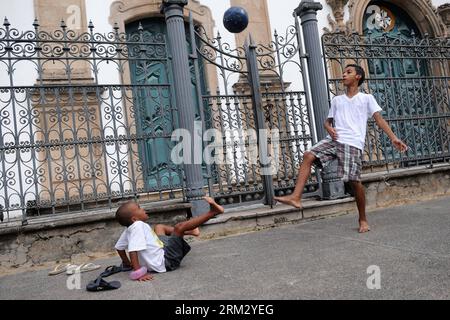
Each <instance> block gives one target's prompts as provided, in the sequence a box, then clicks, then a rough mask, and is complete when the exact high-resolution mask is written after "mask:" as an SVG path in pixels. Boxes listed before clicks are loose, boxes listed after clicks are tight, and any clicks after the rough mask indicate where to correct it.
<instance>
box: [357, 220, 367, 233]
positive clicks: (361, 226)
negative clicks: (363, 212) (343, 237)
mask: <svg viewBox="0 0 450 320" xmlns="http://www.w3.org/2000/svg"><path fill="white" fill-rule="evenodd" d="M369 231H370V227H369V224H368V223H367V221H360V222H359V231H358V232H359V233H366V232H369Z"/></svg>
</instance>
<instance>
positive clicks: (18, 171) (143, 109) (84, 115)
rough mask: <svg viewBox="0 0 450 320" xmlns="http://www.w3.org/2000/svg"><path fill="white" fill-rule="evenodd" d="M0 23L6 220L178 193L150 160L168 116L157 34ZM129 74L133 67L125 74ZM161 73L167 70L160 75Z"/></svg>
mask: <svg viewBox="0 0 450 320" xmlns="http://www.w3.org/2000/svg"><path fill="white" fill-rule="evenodd" d="M33 26H34V28H35V29H34V30H33V31H26V32H21V31H19V30H17V29H14V28H11V27H10V24H9V22H8V20H6V19H5V22H4V24H3V28H0V115H1V120H0V166H1V168H0V205H1V206H3V210H4V211H5V214H6V219H7V220H9V219H11V218H14V217H15V216H18V217H22V219H23V220H24V221H25V220H26V219H27V216H33V215H39V214H43V213H55V212H64V211H65V212H67V211H73V210H84V209H87V208H91V207H96V206H102V207H105V206H110V207H111V206H112V205H113V203H114V202H115V201H118V200H120V199H123V198H137V197H141V198H148V199H151V200H160V199H166V198H176V197H179V198H183V174H182V171H181V169H180V168H179V167H178V166H176V165H174V164H172V163H171V162H168V161H166V162H162V161H158V153H160V150H169V149H170V148H171V143H172V142H171V141H170V137H171V134H172V128H173V127H174V126H176V123H177V113H176V110H175V109H174V104H172V103H171V99H172V98H171V97H172V95H171V86H170V84H169V82H161V81H160V82H155V81H153V80H152V79H153V78H152V77H153V76H154V74H156V73H157V72H155V71H154V70H155V69H157V70H167V69H168V68H161V69H158V66H160V65H167V64H168V63H169V61H168V54H167V46H166V41H165V37H164V35H163V34H150V33H148V32H146V31H144V30H143V29H142V28H140V29H139V30H138V32H136V33H134V34H128V35H127V34H125V33H120V32H119V30H118V27H117V26H116V27H115V28H114V31H113V32H111V33H108V34H100V33H95V32H94V26H93V25H92V23H90V24H89V28H88V31H87V32H85V33H81V34H80V33H75V32H74V31H72V30H68V29H67V28H66V26H65V24H64V22H62V24H61V29H59V30H55V31H52V32H48V31H44V30H40V28H39V24H38V22H37V21H35V22H34V24H33ZM130 70H131V71H133V72H132V74H131V75H130ZM165 78H166V79H169V78H170V75H166V77H165Z"/></svg>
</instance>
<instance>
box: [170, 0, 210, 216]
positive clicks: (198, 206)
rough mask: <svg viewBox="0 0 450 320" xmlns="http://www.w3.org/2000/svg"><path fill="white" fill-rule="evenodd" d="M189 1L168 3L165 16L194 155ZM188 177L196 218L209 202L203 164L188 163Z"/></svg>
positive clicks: (179, 100) (182, 123) (177, 92)
mask: <svg viewBox="0 0 450 320" xmlns="http://www.w3.org/2000/svg"><path fill="white" fill-rule="evenodd" d="M187 3H188V1H187V0H164V1H163V3H162V5H161V11H162V12H163V13H164V15H165V20H166V24H167V37H168V41H169V45H170V50H171V51H170V53H171V56H172V67H173V77H174V89H175V90H174V92H175V99H176V104H177V110H178V115H179V128H180V129H186V130H187V131H188V132H189V133H190V135H191V139H192V141H191V143H190V146H191V152H190V154H191V155H192V156H194V145H195V144H194V140H193V139H194V137H195V135H196V134H197V135H198V133H196V132H195V131H194V121H195V117H194V114H195V106H194V101H193V97H192V90H191V73H190V71H189V57H188V49H187V46H186V32H185V26H184V19H183V7H184V6H185V5H187ZM184 173H185V177H186V197H187V200H188V201H189V202H191V203H192V214H193V215H194V216H196V215H199V214H201V213H202V212H204V211H205V210H206V209H207V207H206V208H205V204H206V203H205V202H204V201H203V200H200V199H201V198H202V197H203V196H204V195H205V193H204V192H203V176H202V167H201V164H194V161H191V162H190V163H185V164H184Z"/></svg>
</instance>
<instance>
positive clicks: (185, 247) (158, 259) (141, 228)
mask: <svg viewBox="0 0 450 320" xmlns="http://www.w3.org/2000/svg"><path fill="white" fill-rule="evenodd" d="M204 199H205V201H206V202H208V203H209V206H210V210H209V211H208V212H207V213H204V214H202V215H200V216H198V217H195V218H192V219H190V220H188V221H184V222H180V223H177V224H176V225H175V226H174V227H172V226H168V225H163V224H157V225H155V228H154V230H153V229H152V228H150V226H149V225H148V224H147V223H145V221H146V220H147V219H148V215H147V213H146V212H145V210H144V209H142V208H141V207H139V205H138V204H137V203H136V202H133V201H130V202H127V203H125V204H123V205H121V206H120V207H119V209H118V210H117V212H116V220H117V221H118V222H119V223H120V224H121V225H122V226H124V227H127V229H126V230H124V231H123V233H122V235H121V236H120V238H119V240H118V241H117V243H116V246H115V248H116V250H117V252H118V254H119V256H120V258H121V259H122V265H123V266H124V267H130V266H131V267H132V269H133V271H132V272H131V274H130V276H131V277H132V279H134V280H139V281H147V280H151V279H153V276H152V275H151V274H149V273H147V271H156V272H166V271H173V270H175V269H177V268H178V267H179V266H180V263H181V260H182V259H183V258H184V256H185V255H186V254H187V253H188V252H189V251H190V250H191V247H190V246H189V244H188V243H187V242H186V241H185V240H184V239H183V236H185V235H193V236H198V235H200V231H199V229H198V227H199V226H200V225H202V224H203V223H205V222H206V221H208V220H209V219H211V218H213V217H214V216H216V215H218V214H221V213H223V212H224V209H223V207H221V206H220V205H218V204H217V203H216V202H215V201H214V199H212V198H210V197H205V198H204ZM125 250H127V251H128V254H129V256H130V257H129V258H128V256H127V254H126V251H125ZM140 273H142V274H140ZM133 276H135V277H134V278H133Z"/></svg>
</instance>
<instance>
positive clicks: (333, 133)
mask: <svg viewBox="0 0 450 320" xmlns="http://www.w3.org/2000/svg"><path fill="white" fill-rule="evenodd" d="M327 131H328V133H329V134H330V136H331V139H333V141H336V140H337V138H338V135H337V132H336V129H335V128H333V127H328V128H327Z"/></svg>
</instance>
